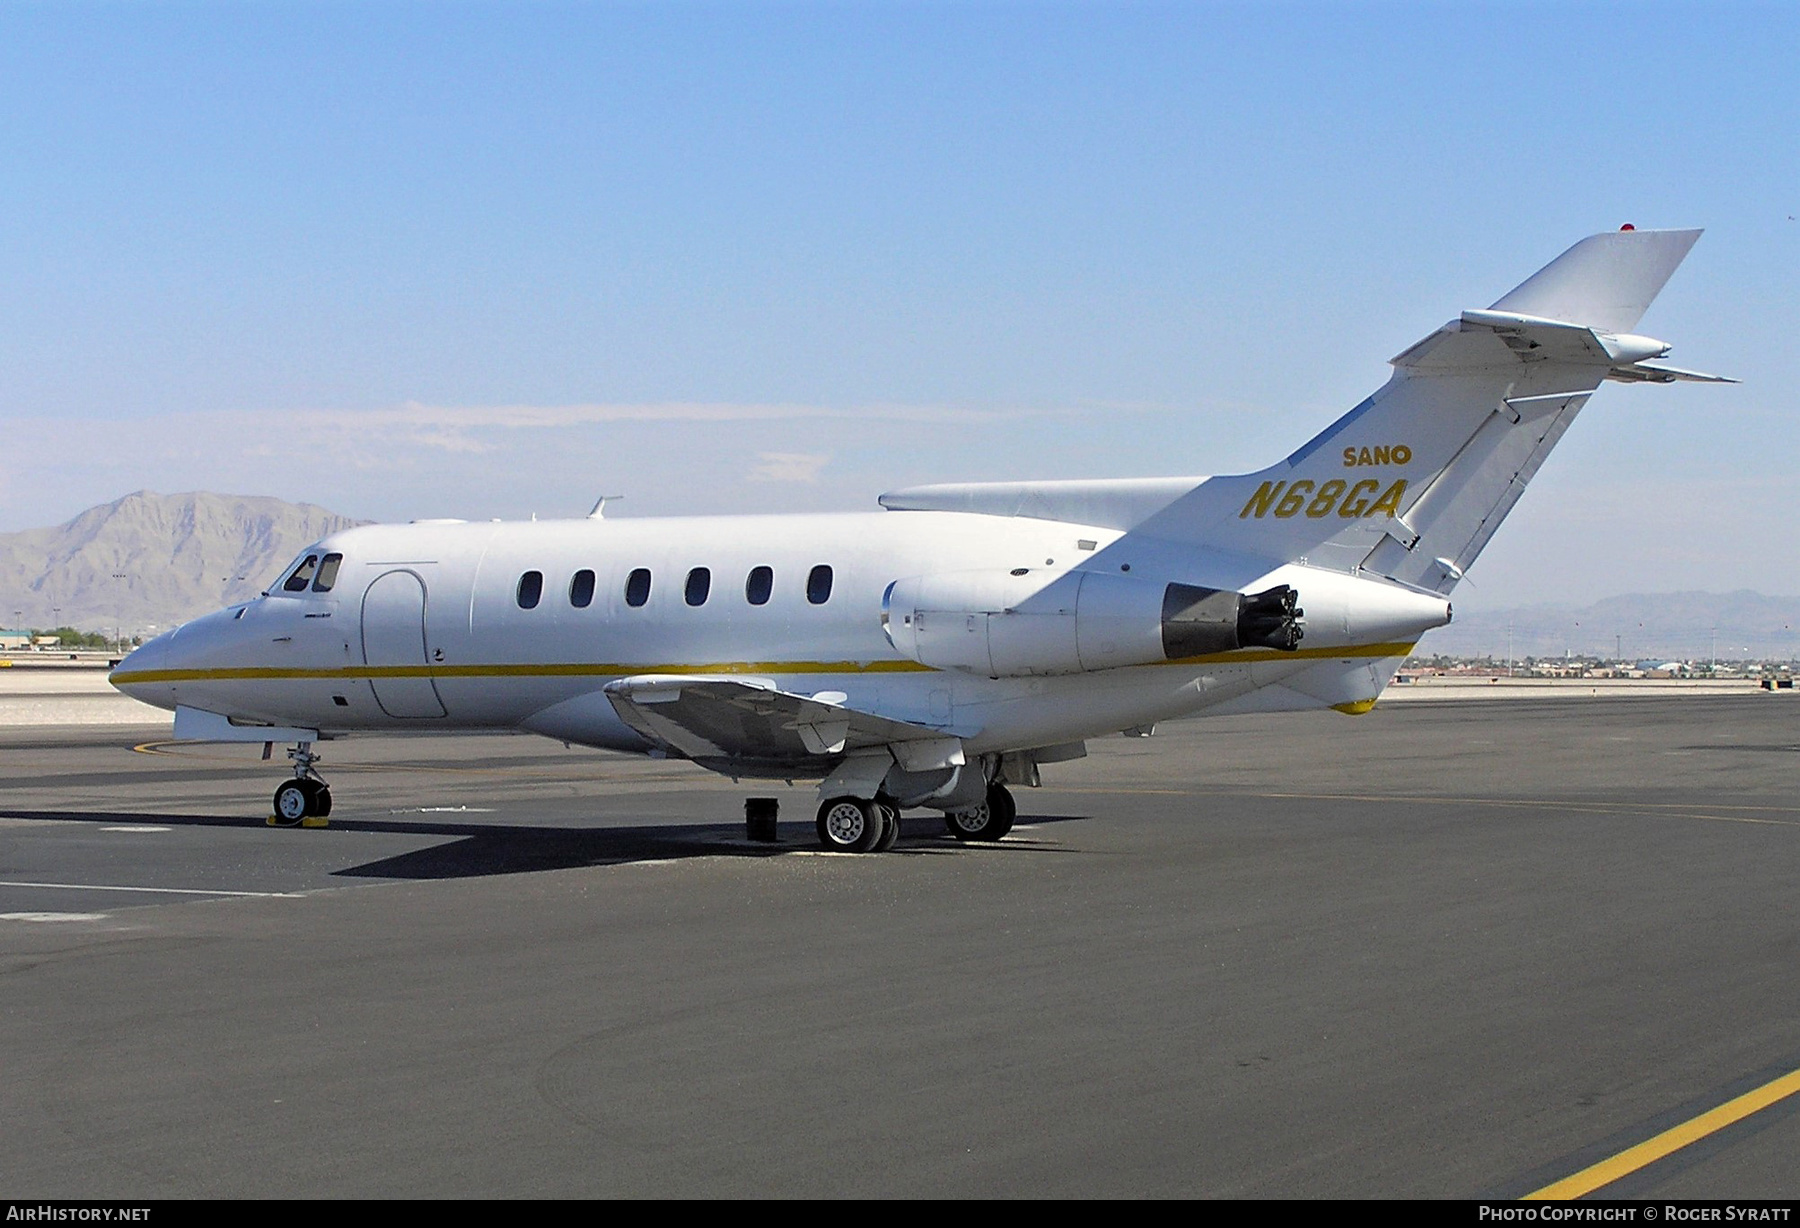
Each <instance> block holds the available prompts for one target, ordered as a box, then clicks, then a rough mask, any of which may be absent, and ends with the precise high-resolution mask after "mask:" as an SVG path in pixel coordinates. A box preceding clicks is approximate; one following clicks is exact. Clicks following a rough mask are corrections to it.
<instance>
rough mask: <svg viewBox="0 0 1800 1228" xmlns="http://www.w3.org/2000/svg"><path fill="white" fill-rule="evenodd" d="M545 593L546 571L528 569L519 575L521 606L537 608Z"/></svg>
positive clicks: (525, 608) (530, 608) (522, 607)
mask: <svg viewBox="0 0 1800 1228" xmlns="http://www.w3.org/2000/svg"><path fill="white" fill-rule="evenodd" d="M543 595H544V573H543V572H541V571H528V572H526V573H525V574H524V575H522V576H520V577H519V608H520V609H521V610H535V609H537V603H538V601H539V600H540V599H542V597H543Z"/></svg>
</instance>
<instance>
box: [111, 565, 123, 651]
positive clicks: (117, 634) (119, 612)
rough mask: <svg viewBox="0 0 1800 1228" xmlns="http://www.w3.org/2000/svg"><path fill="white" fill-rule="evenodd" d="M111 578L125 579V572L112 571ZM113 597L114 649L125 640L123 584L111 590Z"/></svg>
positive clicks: (120, 645)
mask: <svg viewBox="0 0 1800 1228" xmlns="http://www.w3.org/2000/svg"><path fill="white" fill-rule="evenodd" d="M112 578H113V579H115V580H124V579H126V574H125V573H124V572H122V571H115V572H113V573H112ZM113 598H114V600H113V648H114V650H115V651H116V650H118V649H119V648H120V647H122V646H123V644H124V641H125V631H124V627H125V586H124V585H120V586H119V587H118V588H117V589H115V590H114V591H113Z"/></svg>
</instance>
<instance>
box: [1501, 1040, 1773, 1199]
mask: <svg viewBox="0 0 1800 1228" xmlns="http://www.w3.org/2000/svg"><path fill="white" fill-rule="evenodd" d="M1795 1092H1800V1070H1792V1071H1789V1072H1788V1073H1787V1074H1784V1075H1782V1076H1781V1077H1780V1078H1779V1079H1776V1080H1774V1081H1773V1082H1769V1083H1765V1084H1763V1085H1762V1086H1761V1087H1758V1088H1755V1089H1753V1090H1751V1091H1747V1092H1745V1093H1744V1094H1743V1095H1741V1096H1738V1097H1735V1098H1734V1099H1731V1100H1727V1101H1726V1102H1725V1103H1724V1104H1721V1105H1720V1106H1719V1107H1718V1108H1716V1109H1709V1110H1708V1111H1706V1112H1704V1113H1702V1114H1700V1116H1698V1117H1695V1118H1692V1119H1690V1120H1688V1121H1684V1122H1682V1123H1681V1124H1680V1125H1679V1126H1674V1127H1671V1128H1670V1129H1667V1130H1664V1131H1663V1132H1662V1133H1661V1134H1658V1135H1657V1136H1656V1137H1654V1138H1648V1139H1645V1140H1644V1141H1643V1142H1641V1143H1639V1144H1638V1145H1637V1146H1636V1147H1630V1148H1627V1149H1626V1150H1624V1151H1621V1152H1620V1153H1619V1154H1618V1155H1616V1156H1614V1157H1612V1159H1610V1160H1602V1161H1600V1163H1598V1164H1594V1165H1590V1166H1589V1167H1587V1168H1584V1169H1582V1170H1581V1171H1580V1172H1578V1173H1575V1174H1573V1175H1571V1176H1568V1177H1564V1178H1563V1179H1562V1180H1561V1181H1558V1182H1555V1183H1554V1184H1551V1185H1546V1186H1545V1187H1544V1188H1543V1189H1541V1190H1538V1191H1536V1192H1534V1193H1530V1194H1527V1195H1525V1197H1526V1199H1540V1200H1541V1199H1553V1198H1580V1197H1581V1196H1582V1195H1583V1194H1591V1193H1593V1192H1594V1191H1595V1190H1597V1189H1599V1188H1600V1187H1601V1186H1603V1185H1611V1184H1612V1183H1613V1182H1615V1181H1617V1180H1618V1179H1619V1178H1621V1177H1624V1176H1628V1175H1630V1174H1631V1173H1634V1172H1636V1171H1637V1170H1638V1169H1640V1168H1643V1167H1644V1166H1646V1165H1648V1164H1654V1163H1655V1162H1656V1161H1658V1160H1660V1159H1662V1158H1663V1157H1664V1156H1666V1155H1670V1154H1673V1153H1674V1152H1677V1151H1680V1150H1681V1149H1682V1148H1683V1147H1686V1146H1688V1145H1689V1144H1691V1143H1697V1142H1699V1141H1700V1140H1701V1139H1703V1138H1705V1137H1706V1136H1707V1135H1709V1134H1714V1133H1717V1132H1718V1131H1720V1130H1723V1129H1724V1128H1725V1127H1726V1126H1729V1125H1732V1124H1734V1123H1736V1122H1740V1121H1742V1120H1744V1118H1746V1117H1748V1116H1750V1115H1751V1114H1752V1113H1760V1112H1762V1110H1764V1109H1766V1108H1768V1107H1769V1106H1770V1105H1772V1104H1775V1103H1776V1102H1778V1101H1781V1100H1785V1099H1787V1098H1788V1097H1789V1096H1791V1095H1793V1094H1794V1093H1795Z"/></svg>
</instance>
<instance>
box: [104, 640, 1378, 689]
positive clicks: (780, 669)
mask: <svg viewBox="0 0 1800 1228" xmlns="http://www.w3.org/2000/svg"><path fill="white" fill-rule="evenodd" d="M1412 648H1413V646H1412V645H1411V644H1362V645H1358V646H1355V647H1349V648H1301V649H1297V650H1296V651H1294V652H1282V651H1280V650H1278V649H1273V648H1257V649H1248V650H1245V649H1240V650H1239V651H1237V652H1215V653H1209V654H1207V655H1205V656H1198V657H1182V658H1181V659H1180V660H1178V661H1159V662H1156V663H1155V664H1156V665H1157V666H1166V665H1247V664H1253V663H1255V662H1259V661H1324V660H1349V659H1352V658H1362V657H1404V656H1406V655H1407V654H1408V653H1410V652H1411V651H1412ZM937 672H939V671H937V670H936V669H934V668H933V667H932V666H929V665H920V664H919V663H918V662H916V661H721V662H718V663H716V664H711V665H675V664H668V663H661V664H657V663H651V664H626V663H622V662H580V661H567V662H560V663H557V664H552V665H341V666H337V667H334V668H329V669H294V668H286V667H280V666H244V667H241V668H233V669H135V670H127V669H117V670H114V671H113V672H112V673H111V674H109V675H108V676H107V681H108V682H111V683H112V684H113V685H114V686H133V685H138V684H141V683H147V682H247V681H258V680H262V679H270V678H284V679H295V678H318V679H347V678H623V677H629V676H630V675H633V674H676V675H687V676H692V677H701V678H704V677H708V676H715V675H723V676H727V677H729V676H731V675H734V674H929V673H937Z"/></svg>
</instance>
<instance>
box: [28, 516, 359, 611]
mask: <svg viewBox="0 0 1800 1228" xmlns="http://www.w3.org/2000/svg"><path fill="white" fill-rule="evenodd" d="M360 523H362V522H361V521H357V520H353V519H351V518H350V517H348V516H340V515H338V514H337V513H336V512H331V511H327V510H326V509H324V508H322V507H314V506H313V505H311V504H308V503H285V502H283V501H282V500H280V499H271V498H266V497H259V496H255V495H217V494H208V493H206V492H203V491H196V492H190V493H188V494H180V495H159V494H157V493H155V492H154V491H148V490H140V491H138V492H137V493H135V494H129V495H126V496H125V497H124V498H122V499H117V500H114V501H113V502H111V503H104V504H101V505H100V506H99V507H91V508H89V509H88V510H87V511H85V512H83V513H81V514H80V515H79V516H77V517H75V518H74V519H73V520H71V521H69V522H68V523H67V524H60V525H57V526H56V527H54V528H48V529H27V530H25V531H24V532H20V533H0V623H4V624H5V625H6V626H8V627H26V626H29V627H40V628H41V627H54V626H71V627H76V628H79V629H81V630H85V631H104V632H107V633H109V634H110V633H111V632H113V631H114V629H115V628H118V629H122V630H123V631H124V632H125V633H126V634H128V635H129V634H133V633H145V632H149V631H152V630H162V629H166V628H168V627H170V626H173V625H175V624H176V623H180V622H185V621H186V620H188V619H190V618H194V617H196V616H198V615H200V614H204V613H206V612H207V611H208V610H216V609H218V608H219V607H220V606H222V605H228V604H230V603H232V602H234V601H242V600H244V599H246V598H248V597H253V596H255V595H256V594H257V593H259V592H261V591H262V590H263V588H265V587H266V586H267V585H268V583H269V582H270V581H271V580H273V579H274V578H275V577H276V575H277V574H279V572H280V569H281V568H282V566H283V565H284V564H286V563H287V562H289V561H290V560H291V559H292V558H293V557H294V556H295V555H296V554H298V553H299V552H300V550H301V549H302V548H303V547H305V546H306V545H307V544H308V543H310V542H314V541H317V540H318V539H319V538H321V537H323V536H324V535H325V534H327V533H331V532H333V531H335V530H337V529H344V528H349V527H350V526H352V525H355V524H360Z"/></svg>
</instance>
